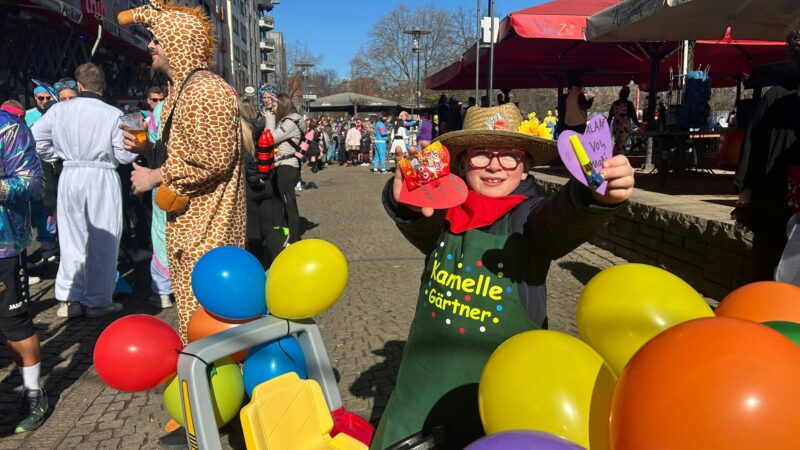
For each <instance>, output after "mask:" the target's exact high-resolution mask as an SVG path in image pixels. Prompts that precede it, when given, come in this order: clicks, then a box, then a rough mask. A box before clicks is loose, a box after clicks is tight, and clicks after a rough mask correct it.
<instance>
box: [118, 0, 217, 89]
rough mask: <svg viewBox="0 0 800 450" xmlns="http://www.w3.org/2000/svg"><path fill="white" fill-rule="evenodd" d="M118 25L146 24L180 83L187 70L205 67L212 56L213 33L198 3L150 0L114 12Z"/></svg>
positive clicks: (173, 80) (214, 43) (175, 80)
mask: <svg viewBox="0 0 800 450" xmlns="http://www.w3.org/2000/svg"><path fill="white" fill-rule="evenodd" d="M117 22H119V24H120V25H123V26H125V25H131V24H139V25H142V26H143V27H145V28H147V29H148V30H149V31H150V32H151V33H153V36H155V38H156V39H157V40H158V42H159V43H160V44H161V46H162V47H163V48H164V52H165V53H166V54H167V58H169V65H170V67H171V68H172V78H173V79H172V82H173V83H175V85H177V86H180V85H181V84H182V83H183V80H184V79H185V78H186V77H187V76H188V75H189V73H190V72H191V71H192V70H194V69H197V68H200V69H207V68H208V67H209V66H210V65H211V64H212V62H213V60H214V47H215V46H216V42H215V41H214V33H213V32H212V29H211V21H210V20H209V18H208V16H207V15H206V13H205V11H204V10H203V8H201V7H199V6H198V7H194V8H188V7H185V6H179V5H175V4H173V3H171V2H170V3H166V2H164V1H163V0H150V3H149V4H146V5H143V6H140V7H138V8H134V9H128V10H125V11H122V12H120V13H119V14H118V15H117Z"/></svg>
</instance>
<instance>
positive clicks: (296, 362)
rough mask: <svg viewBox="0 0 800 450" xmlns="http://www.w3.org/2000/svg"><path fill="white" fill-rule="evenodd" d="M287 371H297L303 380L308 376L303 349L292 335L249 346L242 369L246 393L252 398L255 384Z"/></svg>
mask: <svg viewBox="0 0 800 450" xmlns="http://www.w3.org/2000/svg"><path fill="white" fill-rule="evenodd" d="M289 372H295V373H297V376H298V377H300V378H301V379H303V380H305V379H306V378H307V377H308V370H307V369H306V359H305V356H304V355H303V350H302V349H301V348H300V343H299V342H297V339H295V338H294V337H293V336H284V337H282V338H280V339H278V340H276V341H271V342H267V343H266V344H261V345H257V346H255V347H253V348H251V349H250V352H249V353H248V354H247V358H245V360H244V367H243V369H242V373H243V375H244V388H245V390H246V391H247V395H248V396H250V398H252V397H253V389H255V387H256V386H258V385H259V384H261V383H263V382H265V381H268V380H271V379H273V378H276V377H279V376H281V375H283V374H286V373H289Z"/></svg>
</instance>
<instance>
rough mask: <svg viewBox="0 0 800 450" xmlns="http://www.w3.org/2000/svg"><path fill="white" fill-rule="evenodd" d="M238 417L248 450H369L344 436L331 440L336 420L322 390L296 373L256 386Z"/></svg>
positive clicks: (342, 434) (314, 382) (341, 434)
mask: <svg viewBox="0 0 800 450" xmlns="http://www.w3.org/2000/svg"><path fill="white" fill-rule="evenodd" d="M239 415H240V418H241V421H242V430H243V431H244V440H245V443H246V444H247V450H326V449H334V450H367V446H366V445H364V444H362V443H361V442H359V441H357V440H356V439H353V438H352V437H350V436H348V435H346V434H344V433H340V434H337V435H336V436H335V437H333V438H331V436H330V432H331V429H332V428H333V419H331V413H330V411H328V405H327V404H326V403H325V398H324V397H323V396H322V389H320V387H319V384H317V382H316V381H314V380H301V379H300V378H299V377H298V376H297V374H296V373H294V372H290V373H287V374H285V375H281V376H279V377H277V378H273V379H272V380H269V381H266V382H264V383H261V384H259V385H258V386H256V388H255V389H254V390H253V399H252V400H251V401H250V403H248V404H247V405H246V406H245V407H244V408H242V410H241V412H240V413H239Z"/></svg>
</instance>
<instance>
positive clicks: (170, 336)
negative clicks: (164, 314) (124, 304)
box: [94, 314, 183, 392]
mask: <svg viewBox="0 0 800 450" xmlns="http://www.w3.org/2000/svg"><path fill="white" fill-rule="evenodd" d="M182 348H183V345H182V343H181V338H180V336H178V333H176V332H175V330H174V329H172V327H171V326H170V325H169V324H168V323H166V322H164V321H163V320H161V319H158V318H156V317H153V316H149V315H147V314H133V315H130V316H126V317H122V318H120V319H117V320H115V321H114V322H112V323H111V324H109V325H108V326H107V327H106V329H105V330H103V332H102V333H100V337H98V338H97V344H95V346H94V366H95V369H96V370H97V375H99V376H100V379H101V380H103V381H104V382H105V383H106V384H107V385H108V386H109V387H112V388H114V389H117V390H119V391H125V392H139V391H146V390H148V389H152V388H154V387H156V386H158V385H160V384H161V383H163V382H164V381H166V380H167V379H169V378H170V377H171V376H172V375H174V374H175V372H177V370H178V352H177V351H176V350H180V349H182Z"/></svg>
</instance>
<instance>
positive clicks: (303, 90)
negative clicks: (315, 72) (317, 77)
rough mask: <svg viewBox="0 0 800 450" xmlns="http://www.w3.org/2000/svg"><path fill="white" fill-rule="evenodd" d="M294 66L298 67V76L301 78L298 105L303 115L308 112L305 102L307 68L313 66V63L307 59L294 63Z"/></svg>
mask: <svg viewBox="0 0 800 450" xmlns="http://www.w3.org/2000/svg"><path fill="white" fill-rule="evenodd" d="M295 66H297V67H299V68H300V71H301V73H300V76H301V77H302V78H301V80H302V81H301V87H300V90H301V97H300V105H301V107H302V110H303V114H304V115H305V114H306V113H308V104H307V103H306V80H307V79H308V69H310V68H312V67H314V63H312V62H307V61H300V62H299V63H297V64H295Z"/></svg>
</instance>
